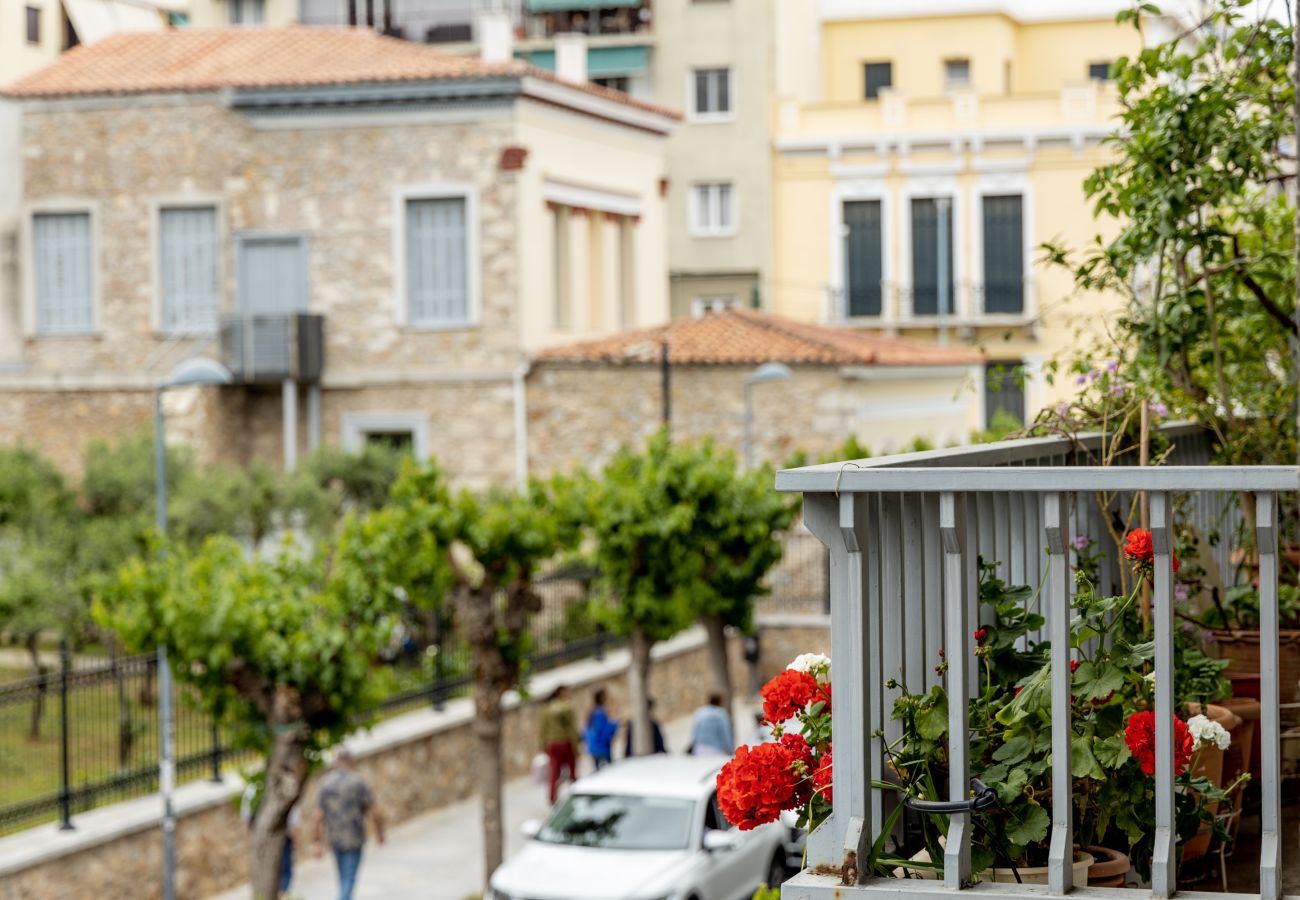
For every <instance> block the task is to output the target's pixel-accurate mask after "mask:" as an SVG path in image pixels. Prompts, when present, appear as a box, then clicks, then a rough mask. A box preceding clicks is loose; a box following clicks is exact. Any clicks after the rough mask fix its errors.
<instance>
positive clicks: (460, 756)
mask: <svg viewBox="0 0 1300 900" xmlns="http://www.w3.org/2000/svg"><path fill="white" fill-rule="evenodd" d="M828 625H829V623H828V622H827V621H826V620H825V619H823V618H817V617H812V618H809V617H788V618H781V619H772V620H771V621H770V622H761V623H760V632H759V634H760V637H759V640H760V644H761V647H762V658H761V660H760V665H759V675H760V678H761V679H763V680H766V679H767V678H770V677H771V676H772V675H774V674H775V673H776V672H778V671H779V670H780V669H782V668H784V667H785V665H786V664H787V663H788V662H789V661H790V660H791V659H793V658H794V657H795V656H797V655H798V654H800V653H805V652H814V651H815V652H827V650H828V648H829V644H830V634H829V630H828ZM731 651H732V672H733V678H735V679H736V682H737V684H736V688H737V690H738V692H743V691H744V689H745V688H746V686H747V683H748V681H749V674H748V668H747V666H746V665H745V663H744V661H743V658H742V648H741V645H740V642H739V641H738V640H735V641H733V642H732V646H731ZM626 670H627V653H626V651H621V650H620V651H615V652H612V653H610V654H609V656H608V658H607V659H605V660H587V661H584V662H580V663H575V664H573V665H570V666H565V667H563V668H562V669H557V670H554V671H551V672H545V673H541V674H539V675H538V676H536V677H535V678H534V679H533V681H532V684H531V689H532V696H533V697H535V698H536V697H544V696H546V695H547V694H548V693H550V691H552V690H553V689H554V688H555V686H556V685H558V684H568V685H569V686H570V687H572V688H573V690H574V702H575V704H576V705H577V706H578V708H579V709H586V708H587V707H588V706H589V705H590V702H591V701H590V698H591V695H592V693H593V692H594V691H595V690H596V688H598V687H605V688H606V689H607V690H608V692H609V695H610V702H611V704H612V706H613V708H614V710H615V711H616V712H624V713H625V712H626V710H627V708H628V705H627V693H626V684H627V679H626ZM708 684H709V669H708V660H707V656H706V650H705V647H704V638H703V633H702V631H700V630H698V629H697V630H693V631H691V632H688V633H686V634H684V635H680V636H678V637H677V638H675V639H674V640H672V641H670V642H667V643H665V644H661V645H659V646H658V647H656V649H655V664H654V669H653V672H652V675H651V684H650V690H651V694H652V696H654V698H655V700H656V713H657V714H658V715H659V717H660V718H661V719H664V720H669V719H674V718H678V717H681V716H685V715H689V714H690V712H691V711H692V710H694V709H695V708H696V707H698V706H699V705H700V704H702V703H703V702H705V700H706V699H707V698H706V694H707V691H708V687H707V685H708ZM507 707H508V712H507V715H506V728H505V765H506V772H507V774H508V776H509V777H517V776H520V775H523V774H525V773H526V772H527V770H528V767H529V765H530V763H531V761H532V758H533V756H534V754H536V753H537V751H538V746H537V732H538V715H539V705H538V704H537V703H536V702H521V700H520V699H519V698H518V697H515V696H513V695H512V696H511V697H510V698H508V700H507ZM472 725H473V711H472V708H471V703H470V701H469V700H467V699H462V700H456V701H453V702H451V703H448V705H447V708H446V710H444V711H442V712H434V711H432V710H429V711H420V712H415V713H409V714H407V715H404V716H401V717H398V718H396V719H391V720H389V721H387V722H382V723H380V724H379V725H377V726H376V727H375V728H374V729H372V730H371V731H370V732H367V733H364V734H361V735H358V736H356V737H354V738H353V739H351V740H350V741H349V744H350V746H351V747H352V748H353V749H354V751H355V752H356V754H357V756H358V768H359V769H360V771H361V772H362V774H363V775H364V776H365V777H366V778H367V779H368V780H369V781H370V783H371V784H372V786H373V787H374V790H375V794H376V796H377V798H378V800H379V802H380V804H382V806H383V807H384V809H385V811H386V812H387V814H388V816H389V817H390V819H391V820H392V821H397V822H400V821H403V820H405V819H409V818H411V817H413V816H416V815H419V814H421V813H425V812H429V811H430V810H433V809H436V808H439V807H442V806H446V805H448V804H450V803H454V802H456V801H458V800H462V799H465V798H467V797H470V796H472V795H473V794H474V793H475V791H476V782H475V774H474V758H475V744H474V742H475V738H474V735H473V730H472ZM741 734H744V731H743V730H742V731H741ZM670 749H673V750H677V751H680V750H683V749H684V748H681V747H676V748H670ZM236 781H237V779H234V778H228V779H227V782H226V784H225V785H212V784H208V783H197V784H191V785H186V786H185V787H183V788H181V789H180V791H178V793H177V797H178V802H177V810H178V815H179V818H180V822H179V825H178V828H177V860H178V866H179V869H178V872H177V896H178V898H180V900H199V898H202V897H206V896H209V895H211V894H213V893H217V892H220V891H222V890H226V889H229V888H231V887H234V886H236V885H238V884H240V883H242V882H244V881H246V880H247V877H248V868H247V837H246V833H245V831H244V828H243V826H242V824H241V823H240V821H239V818H238V815H237V811H236V799H237V797H238V794H239V785H238V784H237V783H235V782H236ZM313 790H314V787H313V786H309V788H308V793H307V797H306V800H305V804H306V806H305V808H310V803H311V797H312V796H313ZM76 824H77V829H78V830H77V831H75V832H71V833H67V832H59V831H57V829H56V826H54V825H49V826H42V827H41V828H38V829H32V830H31V831H29V832H23V833H20V834H18V835H14V836H11V837H8V838H0V900H49V898H55V897H57V898H60V900H80V898H87V900H154V898H157V897H160V896H161V889H160V885H159V880H160V879H159V875H158V873H159V872H160V871H161V868H162V862H161V860H162V838H161V834H160V832H159V830H158V800H157V798H156V797H150V798H142V799H141V800H135V801H130V802H128V803H124V804H119V805H117V806H114V807H108V808H105V809H101V810H96V811H93V812H90V813H86V814H83V815H81V816H78V817H77V820H76Z"/></svg>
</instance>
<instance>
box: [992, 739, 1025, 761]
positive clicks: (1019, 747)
mask: <svg viewBox="0 0 1300 900" xmlns="http://www.w3.org/2000/svg"><path fill="white" fill-rule="evenodd" d="M1031 749H1032V747H1031V745H1030V743H1029V738H1027V737H1025V736H1024V735H1019V734H1018V735H1016V736H1015V737H1013V738H1011V739H1010V740H1009V741H1007V742H1006V743H1005V744H1003V745H1002V746H1001V747H999V748H998V749H996V750H994V751H993V758H994V759H995V760H997V761H998V762H1002V763H1007V764H1008V765H1015V764H1016V763H1018V762H1020V761H1021V760H1023V759H1024V758H1025V757H1027V756H1028V755H1029V751H1030V750H1031Z"/></svg>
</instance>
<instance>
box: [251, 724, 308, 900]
mask: <svg viewBox="0 0 1300 900" xmlns="http://www.w3.org/2000/svg"><path fill="white" fill-rule="evenodd" d="M294 705H295V706H296V703H295V704H294ZM276 718H277V719H279V721H275V720H273V721H272V723H271V730H272V733H273V734H274V735H275V738H274V741H273V743H272V744H271V757H270V759H268V760H267V762H266V784H265V786H264V787H263V790H262V802H261V804H260V805H259V806H258V807H257V814H256V815H255V816H254V817H253V846H252V859H251V860H250V862H251V874H252V882H253V898H254V900H275V898H276V897H278V896H279V893H280V861H281V857H282V855H283V854H284V842H285V840H287V838H288V826H289V811H290V810H291V809H293V806H294V804H295V803H297V802H298V799H299V798H300V797H301V796H302V789H303V785H304V784H305V783H306V780H307V752H306V751H307V727H306V725H304V724H303V723H302V721H300V720H295V719H289V720H287V721H286V720H284V719H283V718H282V717H279V716H277V717H276Z"/></svg>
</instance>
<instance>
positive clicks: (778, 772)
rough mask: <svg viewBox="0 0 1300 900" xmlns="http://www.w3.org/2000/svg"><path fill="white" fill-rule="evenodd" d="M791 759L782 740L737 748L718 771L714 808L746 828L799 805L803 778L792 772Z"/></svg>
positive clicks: (774, 819)
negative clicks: (716, 803)
mask: <svg viewBox="0 0 1300 900" xmlns="http://www.w3.org/2000/svg"><path fill="white" fill-rule="evenodd" d="M794 762H795V754H794V751H792V750H791V749H790V747H789V746H787V745H786V744H784V743H780V744H759V745H758V746H756V747H746V746H742V747H740V748H738V749H737V750H736V756H735V758H734V759H732V760H731V762H729V763H727V764H726V765H725V766H723V767H722V771H721V772H719V773H718V808H719V809H721V810H722V814H723V815H724V816H726V817H727V821H728V822H731V823H732V824H733V825H735V826H736V827H737V828H739V829H740V830H741V831H749V830H751V829H753V828H757V827H758V826H759V825H766V824H767V823H768V822H775V821H776V820H777V818H778V817H779V816H780V815H781V812H782V810H786V809H794V808H795V807H797V806H799V805H800V803H801V802H802V801H801V800H800V794H801V793H803V794H804V796H806V793H807V791H806V785H807V780H806V779H804V778H801V777H800V776H799V775H797V774H796V773H795V771H794ZM801 785H804V786H805V790H803V791H801V790H800V786H801Z"/></svg>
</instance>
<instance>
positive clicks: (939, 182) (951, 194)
mask: <svg viewBox="0 0 1300 900" xmlns="http://www.w3.org/2000/svg"><path fill="white" fill-rule="evenodd" d="M938 197H948V198H949V199H950V200H951V201H952V223H953V224H952V229H953V233H952V235H950V237H951V238H952V239H953V240H954V243H953V244H952V251H953V266H952V279H953V297H952V302H953V309H952V314H951V315H952V317H954V318H958V319H960V318H963V317H966V316H968V315H969V314H970V311H969V306H968V303H969V300H970V298H969V292H968V291H967V290H966V288H967V284H968V278H969V277H970V260H969V259H968V258H967V253H966V252H965V247H964V246H963V243H962V242H963V241H964V240H965V239H966V229H968V228H970V227H971V226H970V221H969V212H968V209H967V205H968V203H969V194H968V191H967V189H966V188H965V187H964V186H963V185H962V184H961V182H960V181H959V180H958V178H957V176H956V175H947V174H945V175H925V176H919V177H915V178H911V179H908V180H907V181H904V182H903V185H902V187H901V188H900V189H899V191H898V194H897V197H896V200H897V202H898V203H899V210H898V222H897V225H898V229H899V230H898V234H897V235H896V239H897V241H898V248H899V253H898V258H899V271H898V273H897V283H898V288H899V297H900V300H899V304H898V306H899V308H898V311H897V315H896V318H897V320H899V321H915V322H918V323H927V325H928V323H932V322H934V320H935V316H933V315H930V314H925V315H921V316H916V315H915V314H914V312H913V309H914V308H915V287H916V285H914V284H913V283H912V256H913V253H914V250H915V248H914V247H913V246H912V201H913V200H916V199H927V198H928V199H934V198H938ZM977 251H978V248H977V247H974V246H972V247H971V248H970V252H971V253H975V252H977Z"/></svg>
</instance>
